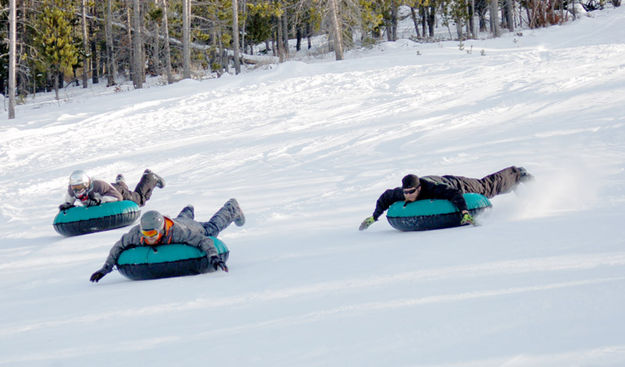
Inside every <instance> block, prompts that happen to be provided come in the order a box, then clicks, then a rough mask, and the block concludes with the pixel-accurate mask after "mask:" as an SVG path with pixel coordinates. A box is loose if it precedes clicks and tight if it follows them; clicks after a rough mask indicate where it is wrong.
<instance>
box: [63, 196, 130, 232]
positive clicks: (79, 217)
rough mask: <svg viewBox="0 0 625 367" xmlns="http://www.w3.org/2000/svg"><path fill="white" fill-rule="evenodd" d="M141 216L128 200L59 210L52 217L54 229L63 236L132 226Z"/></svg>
mask: <svg viewBox="0 0 625 367" xmlns="http://www.w3.org/2000/svg"><path fill="white" fill-rule="evenodd" d="M139 214H141V210H140V209H139V206H138V205H137V204H136V203H135V202H134V201H130V200H124V201H113V202H108V203H102V204H100V205H98V206H90V207H86V206H75V207H73V208H69V209H66V210H61V211H60V212H59V214H57V215H56V217H54V223H53V225H54V229H55V230H56V231H57V232H58V233H60V234H62V235H63V236H76V235H81V234H85V233H92V232H98V231H106V230H108V229H114V228H120V227H125V226H128V225H130V224H132V223H133V222H134V221H135V220H136V219H137V218H138V217H139Z"/></svg>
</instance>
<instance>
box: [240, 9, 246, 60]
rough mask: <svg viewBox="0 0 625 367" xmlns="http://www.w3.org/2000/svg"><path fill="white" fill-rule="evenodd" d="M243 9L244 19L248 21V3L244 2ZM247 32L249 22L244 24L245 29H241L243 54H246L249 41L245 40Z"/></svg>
mask: <svg viewBox="0 0 625 367" xmlns="http://www.w3.org/2000/svg"><path fill="white" fill-rule="evenodd" d="M241 9H243V19H247V1H246V0H243V4H242V5H241ZM246 31H247V21H244V22H243V29H241V52H242V53H245V50H246V48H247V44H246V43H247V39H245V32H246Z"/></svg>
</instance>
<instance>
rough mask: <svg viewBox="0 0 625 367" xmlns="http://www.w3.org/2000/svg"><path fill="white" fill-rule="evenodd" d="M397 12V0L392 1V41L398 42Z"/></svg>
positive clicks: (390, 31)
mask: <svg viewBox="0 0 625 367" xmlns="http://www.w3.org/2000/svg"><path fill="white" fill-rule="evenodd" d="M397 12H398V5H397V3H396V1H395V0H391V27H390V29H389V33H390V37H391V39H390V41H393V42H395V41H397Z"/></svg>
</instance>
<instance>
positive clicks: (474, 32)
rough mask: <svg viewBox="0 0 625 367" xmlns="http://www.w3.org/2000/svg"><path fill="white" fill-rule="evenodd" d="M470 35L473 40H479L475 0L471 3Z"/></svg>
mask: <svg viewBox="0 0 625 367" xmlns="http://www.w3.org/2000/svg"><path fill="white" fill-rule="evenodd" d="M469 7H470V8H469V33H471V38H473V39H475V38H477V32H476V31H475V0H471V2H470V3H469Z"/></svg>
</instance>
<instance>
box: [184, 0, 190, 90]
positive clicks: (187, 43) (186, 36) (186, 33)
mask: <svg viewBox="0 0 625 367" xmlns="http://www.w3.org/2000/svg"><path fill="white" fill-rule="evenodd" d="M190 16H191V0H182V54H183V60H184V61H183V64H184V65H183V68H184V70H183V75H182V77H183V78H184V79H189V78H191V48H190V42H191V20H190V19H189V18H190Z"/></svg>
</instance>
